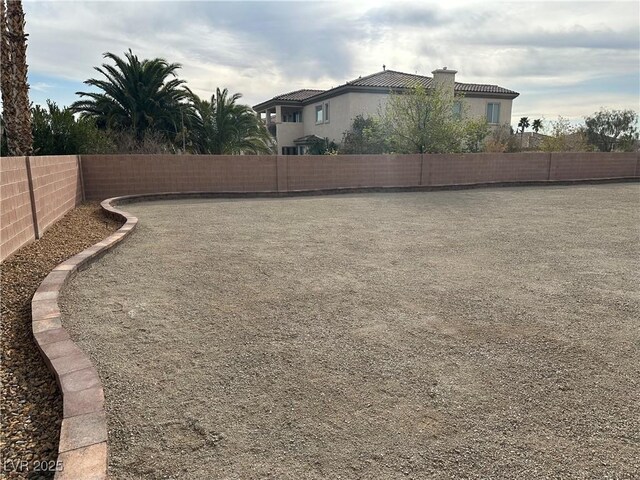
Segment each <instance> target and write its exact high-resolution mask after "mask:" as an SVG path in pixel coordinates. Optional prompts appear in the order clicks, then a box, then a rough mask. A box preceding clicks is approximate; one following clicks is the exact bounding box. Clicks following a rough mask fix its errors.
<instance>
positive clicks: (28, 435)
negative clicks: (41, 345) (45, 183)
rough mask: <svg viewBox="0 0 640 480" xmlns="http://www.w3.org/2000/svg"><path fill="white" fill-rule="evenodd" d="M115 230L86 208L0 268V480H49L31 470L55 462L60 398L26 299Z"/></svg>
mask: <svg viewBox="0 0 640 480" xmlns="http://www.w3.org/2000/svg"><path fill="white" fill-rule="evenodd" d="M120 225H121V222H117V221H115V220H113V219H111V218H109V217H107V216H106V215H104V214H103V212H102V209H101V208H100V205H99V204H98V203H97V202H93V203H86V204H84V205H81V206H79V207H78V208H76V209H74V210H72V211H71V212H69V213H68V214H67V215H65V216H64V217H63V218H62V219H60V220H59V221H58V222H57V223H56V224H54V225H53V226H52V227H51V228H49V229H48V230H47V231H46V232H45V233H44V235H43V237H42V238H41V239H40V240H38V241H36V242H32V243H30V244H28V245H26V246H24V247H22V248H21V249H19V250H18V251H17V252H15V253H14V254H13V255H11V256H10V257H9V258H7V259H6V260H5V261H4V262H2V263H1V264H0V273H1V275H0V277H1V279H2V280H1V287H2V295H0V303H1V305H2V323H1V330H0V331H1V335H0V352H1V353H2V357H1V362H0V385H1V388H0V392H1V395H0V423H1V426H2V428H1V429H0V432H1V433H0V452H1V460H2V463H1V464H2V469H1V470H0V478H41V477H43V478H49V477H53V474H54V473H55V472H53V471H50V472H42V468H41V469H40V470H41V471H40V472H36V471H35V469H36V468H37V467H38V465H42V464H44V465H48V464H49V462H54V463H55V460H56V458H57V456H58V437H59V435H60V422H61V420H62V398H61V397H60V392H59V390H58V387H57V385H56V382H55V380H54V378H53V375H52V374H51V373H50V372H49V370H48V369H47V366H46V365H45V363H44V360H43V359H42V357H41V355H40V352H39V350H38V347H36V344H35V341H34V339H33V332H32V330H31V298H32V297H33V294H34V293H35V291H36V289H37V288H38V286H39V285H40V282H42V280H44V278H45V277H46V276H47V275H48V274H49V272H50V271H51V270H52V269H53V268H54V267H55V266H56V265H57V264H58V263H60V262H62V261H63V260H66V259H67V258H69V257H72V256H73V255H75V254H76V253H79V252H81V251H82V250H84V249H85V248H87V247H90V246H91V245H93V244H94V243H97V242H99V241H100V240H102V239H104V238H105V237H108V236H109V235H110V234H111V233H113V232H115V231H116V230H117V229H118V228H119V227H120ZM22 462H26V464H25V463H22Z"/></svg>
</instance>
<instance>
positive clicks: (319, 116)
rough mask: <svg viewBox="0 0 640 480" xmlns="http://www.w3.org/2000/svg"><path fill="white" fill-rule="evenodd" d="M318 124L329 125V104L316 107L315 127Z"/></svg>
mask: <svg viewBox="0 0 640 480" xmlns="http://www.w3.org/2000/svg"><path fill="white" fill-rule="evenodd" d="M319 123H329V104H328V103H325V104H323V105H316V125H317V124H319Z"/></svg>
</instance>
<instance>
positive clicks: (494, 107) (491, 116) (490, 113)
mask: <svg viewBox="0 0 640 480" xmlns="http://www.w3.org/2000/svg"><path fill="white" fill-rule="evenodd" d="M487 122H489V123H494V124H497V123H500V104H499V103H488V104H487Z"/></svg>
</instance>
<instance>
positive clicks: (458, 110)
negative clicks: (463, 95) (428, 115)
mask: <svg viewBox="0 0 640 480" xmlns="http://www.w3.org/2000/svg"><path fill="white" fill-rule="evenodd" d="M453 117H454V118H458V119H460V118H462V102H453Z"/></svg>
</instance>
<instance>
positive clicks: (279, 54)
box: [25, 0, 639, 110]
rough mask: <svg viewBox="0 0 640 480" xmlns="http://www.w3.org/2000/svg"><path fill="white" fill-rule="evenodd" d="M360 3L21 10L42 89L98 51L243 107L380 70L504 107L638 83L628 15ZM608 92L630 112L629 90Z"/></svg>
mask: <svg viewBox="0 0 640 480" xmlns="http://www.w3.org/2000/svg"><path fill="white" fill-rule="evenodd" d="M372 1H373V2H374V3H373V4H372V3H371V2H369V1H368V2H365V1H364V0H363V1H361V2H356V1H355V0H354V1H352V2H344V3H325V2H251V3H249V2H205V1H203V2H168V1H163V2H147V1H138V2H55V3H50V2H37V1H33V2H32V1H28V0H27V2H26V3H25V9H26V12H27V31H28V33H29V34H30V37H29V48H28V52H27V53H28V61H29V64H30V69H31V72H33V73H35V74H37V75H39V77H42V79H43V80H42V81H43V82H45V83H51V82H52V81H53V80H54V79H55V78H58V79H61V80H62V79H64V80H68V81H75V82H78V81H82V80H84V79H86V78H89V77H90V76H94V75H95V72H94V71H93V68H92V67H93V66H95V65H99V64H100V63H102V57H101V54H102V53H103V52H105V51H111V52H114V53H118V54H122V53H123V52H124V51H125V50H126V49H127V48H132V49H133V51H134V52H135V53H137V54H138V55H139V56H141V57H157V56H160V57H164V58H166V59H167V60H169V61H172V62H179V63H182V64H183V69H182V71H181V76H182V77H183V78H185V79H186V80H187V81H188V82H189V85H190V86H191V87H192V88H193V89H194V90H196V91H197V93H198V94H201V95H203V96H209V95H211V93H213V91H214V90H215V87H217V86H220V87H228V88H229V89H230V90H231V91H241V92H243V93H244V94H245V101H246V102H247V103H251V104H255V103H258V102H260V101H263V100H265V99H266V98H269V97H271V96H273V95H275V94H278V93H282V92H285V91H290V90H294V89H297V88H303V87H308V88H330V87H331V86H337V85H339V84H341V83H344V82H345V81H346V80H349V79H351V78H355V77H357V76H358V75H366V74H369V73H373V72H374V71H377V70H380V68H381V66H382V64H383V63H385V64H386V65H387V66H388V67H389V68H394V69H397V70H404V71H409V72H414V71H417V72H419V73H423V74H424V73H427V74H428V73H429V72H430V71H431V70H433V69H434V68H436V67H439V66H443V65H447V66H449V67H451V68H456V69H458V70H459V74H458V78H459V80H460V81H469V82H483V83H497V84H500V85H503V86H505V87H508V88H513V89H515V90H518V91H521V92H522V95H521V97H520V98H519V99H518V100H517V101H516V103H517V102H525V99H526V92H527V89H531V90H532V91H533V90H535V91H536V92H537V91H544V89H551V88H552V86H557V85H573V84H576V85H577V84H580V85H586V86H587V87H584V88H585V89H584V91H585V92H588V85H590V84H593V85H596V83H597V82H596V80H597V79H602V78H604V77H605V76H606V75H607V74H609V73H610V72H612V71H616V72H618V73H619V74H620V75H631V76H633V75H636V76H637V75H638V74H637V72H638V69H639V63H638V59H637V54H638V21H637V18H638V13H639V7H638V5H637V4H633V3H620V2H616V3H614V4H606V3H591V2H587V3H583V2H554V3H544V2H538V3H533V2H517V3H498V4H496V3H491V4H488V3H486V2H477V3H475V4H473V3H471V4H469V3H468V2H467V3H466V4H465V5H460V4H459V3H453V4H445V3H436V2H435V1H429V2H420V3H418V2H415V3H406V2H405V3H402V4H398V3H394V4H392V5H389V4H388V3H383V2H382V0H372ZM451 5H453V6H451ZM590 82H591V83H590ZM594 82H596V83H594ZM594 88H596V87H594ZM597 88H599V89H600V93H602V92H601V90H602V88H601V86H598V87H597ZM615 88H623V86H620V87H615ZM624 88H627V87H626V86H624ZM54 91H55V89H51V92H54ZM549 91H550V90H549ZM616 93H619V94H620V95H622V96H620V95H619V98H628V99H629V102H630V103H632V104H637V103H638V95H637V88H636V89H635V92H633V93H631V92H630V91H629V89H628V88H627V90H626V91H625V92H616ZM625 95H626V96H625ZM584 102H585V104H586V103H588V102H589V98H588V93H585V94H584ZM545 105H548V103H546V104H545ZM631 106H633V105H631ZM545 108H546V107H545ZM561 108H562V107H561V106H559V107H558V109H561ZM590 110H591V109H590Z"/></svg>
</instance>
